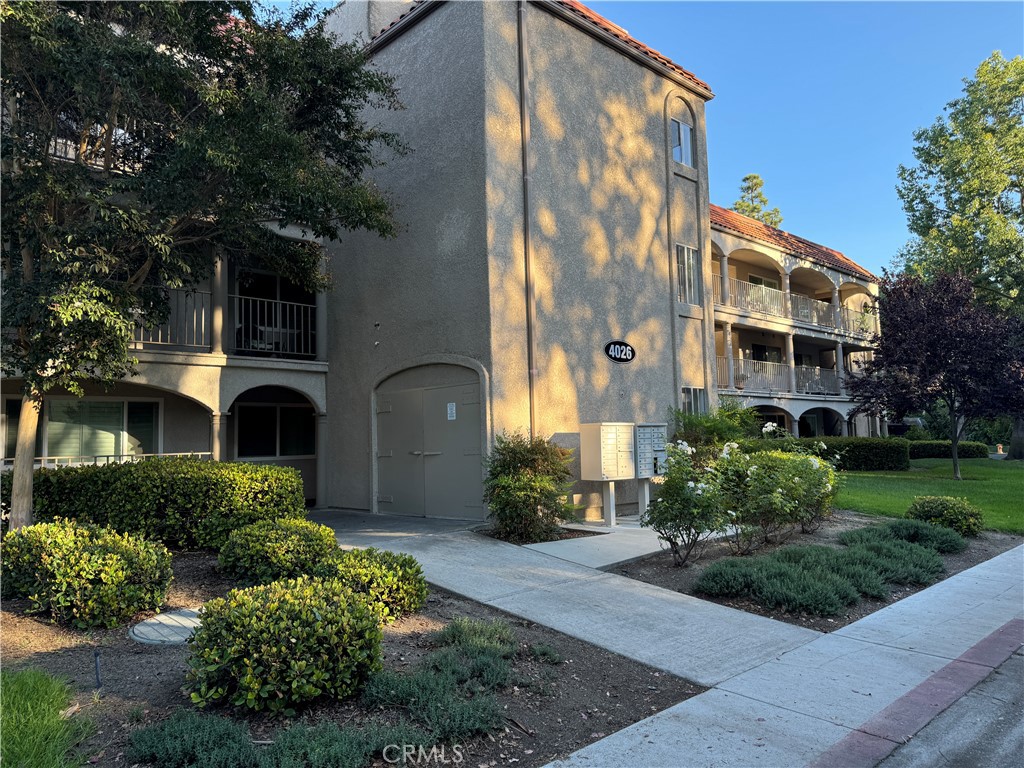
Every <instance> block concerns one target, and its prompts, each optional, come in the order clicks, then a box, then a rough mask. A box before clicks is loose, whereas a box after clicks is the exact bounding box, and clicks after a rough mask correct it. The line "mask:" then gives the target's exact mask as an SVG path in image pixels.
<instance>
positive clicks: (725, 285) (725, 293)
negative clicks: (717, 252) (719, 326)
mask: <svg viewBox="0 0 1024 768" xmlns="http://www.w3.org/2000/svg"><path fill="white" fill-rule="evenodd" d="M719 264H720V265H721V268H722V303H723V304H725V305H726V306H728V305H729V304H730V303H731V302H730V301H729V257H728V256H726V255H725V254H723V255H722V258H721V259H720V260H719Z"/></svg>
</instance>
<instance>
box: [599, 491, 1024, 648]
mask: <svg viewBox="0 0 1024 768" xmlns="http://www.w3.org/2000/svg"><path fill="white" fill-rule="evenodd" d="M882 522H884V519H883V518H878V517H873V516H871V515H862V514H859V513H857V512H850V511H844V510H839V511H837V512H836V513H835V514H834V515H833V516H832V517H830V518H829V519H828V520H826V521H825V522H824V523H823V524H822V526H821V528H819V529H818V530H817V531H816V532H815V533H809V534H808V533H796V534H794V535H793V536H791V537H790V538H789V539H787V540H786V541H784V542H779V543H775V544H771V545H768V546H766V547H763V548H762V549H760V550H758V552H757V554H756V555H755V556H760V555H763V554H768V553H769V552H772V551H773V550H775V549H778V548H779V547H781V546H788V545H794V544H801V545H804V544H820V545H823V546H831V547H840V546H842V545H841V544H840V543H839V541H838V538H839V534H841V533H842V532H843V531H848V530H852V529H855V528H863V527H864V526H867V525H879V524H881V523H882ZM967 542H968V544H967V549H965V550H964V551H963V552H961V553H960V554H957V555H941V557H942V560H943V562H944V563H945V566H946V574H945V577H944V578H946V577H949V576H952V575H953V574H956V573H960V572H961V571H965V570H967V569H968V568H971V567H973V566H975V565H978V564H979V563H983V562H985V561H986V560H989V559H991V558H993V557H995V556H996V555H998V554H1001V553H1003V552H1006V551H1007V550H1010V549H1013V548H1014V547H1016V546H1018V545H1020V544H1021V543H1022V542H1024V537H1021V536H1017V535H1014V534H1009V533H996V532H994V531H986V532H984V533H982V534H981V535H980V536H978V537H976V538H969V539H967ZM732 556H733V555H732V554H731V552H730V550H729V547H728V545H727V544H725V543H724V542H723V543H714V544H711V545H709V546H708V548H707V549H706V550H705V551H704V554H703V556H702V557H701V558H700V560H698V561H697V562H696V563H693V564H687V565H686V566H684V567H682V568H676V567H674V566H673V564H672V555H671V553H670V552H669V551H668V550H667V549H666V550H664V551H663V552H659V553H658V554H655V555H651V556H649V557H645V558H643V559H642V560H636V561H634V562H632V563H629V564H627V565H623V566H620V567H618V568H615V569H614V570H613V571H612V572H613V573H617V574H619V575H620V576H627V577H629V578H631V579H637V580H638V581H644V582H647V583H648V584H654V585H655V586H658V587H664V588H665V589H671V590H674V591H676V592H682V593H684V594H687V595H693V596H695V597H700V598H702V599H705V600H711V601H712V602H716V603H719V604H720V605H726V606H729V607H730V608H738V609H740V610H743V611H749V612H750V613H756V614H758V615H761V616H767V617H768V618H770V619H778V620H779V621H785V622H788V623H789V624H796V625H798V626H801V627H807V628H808V629H814V630H817V631H819V632H832V631H833V630H836V629H839V628H840V627H845V626H846V625H847V624H852V623H853V622H855V621H857V620H858V619H862V618H864V617H865V616H868V615H869V614H872V613H874V612H875V611H877V610H879V609H880V608H884V607H885V606H887V605H891V604H892V603H894V602H896V601H897V600H902V599H903V598H905V597H908V596H910V595H912V594H914V593H915V592H920V591H921V590H922V589H924V587H904V586H895V587H893V589H892V592H891V594H890V597H889V599H888V600H871V599H866V598H862V599H861V600H860V601H859V602H857V603H856V604H855V605H852V606H850V607H849V608H847V609H845V611H844V613H843V614H842V615H840V616H832V617H829V618H825V617H822V616H808V615H806V614H796V613H788V612H786V611H783V610H781V609H765V608H762V607H761V606H760V605H758V604H757V603H754V602H752V601H750V600H740V599H716V598H708V597H706V596H704V595H698V594H696V593H695V592H694V591H693V585H694V584H695V583H696V581H697V579H698V578H699V577H700V575H701V573H703V572H704V569H705V568H707V567H708V566H709V565H711V563H713V562H715V561H716V560H721V559H722V558H724V557H732Z"/></svg>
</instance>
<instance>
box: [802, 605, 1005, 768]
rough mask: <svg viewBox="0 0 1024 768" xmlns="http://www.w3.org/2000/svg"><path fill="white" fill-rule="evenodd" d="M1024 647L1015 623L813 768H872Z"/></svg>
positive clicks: (855, 733)
mask: <svg viewBox="0 0 1024 768" xmlns="http://www.w3.org/2000/svg"><path fill="white" fill-rule="evenodd" d="M1022 643H1024V619H1013V620H1012V621H1008V622H1007V623H1006V624H1004V625H1003V626H1001V627H1000V628H999V629H997V630H996V631H995V632H993V633H992V634H990V635H989V636H988V637H986V638H984V639H983V640H981V641H979V642H978V643H976V644H975V645H973V646H971V647H970V648H969V649H968V650H967V651H966V652H965V653H963V654H962V655H961V656H959V657H958V658H957V659H956V660H955V661H951V662H950V663H949V664H947V665H946V666H944V667H943V668H942V669H940V670H939V671H937V672H936V673H935V674H933V675H931V676H929V677H928V679H926V680H924V681H923V682H922V683H921V684H920V685H918V686H916V687H915V688H914V689H912V690H911V691H908V692H907V693H906V694H904V695H903V696H901V697H900V698H898V699H896V701H894V702H893V703H892V704H890V705H889V706H888V707H886V708H885V709H883V710H882V711H881V712H879V713H878V714H877V715H875V716H874V717H872V718H871V719H870V720H868V721H867V722H865V723H863V724H862V725H861V726H860V727H859V728H857V729H855V730H853V731H851V732H850V733H849V734H848V735H847V736H845V737H843V738H842V739H841V740H839V741H838V742H837V743H836V744H834V745H832V747H831V748H829V749H828V750H826V751H825V752H823V753H822V754H821V755H819V756H818V758H817V759H816V760H815V761H814V762H813V763H811V764H810V766H809V768H839V766H843V767H844V768H871V766H874V765H876V764H877V763H878V762H880V761H881V760H884V759H885V758H886V757H888V756H889V755H890V754H891V753H892V751H893V750H894V749H896V747H898V746H900V745H901V744H904V743H906V742H907V741H909V740H910V738H911V737H912V736H913V735H914V734H915V733H917V732H918V731H919V730H921V729H922V728H924V727H925V726H926V725H927V724H928V723H930V722H931V721H932V719H934V718H935V717H936V716H937V715H939V714H940V713H942V712H943V711H945V710H946V709H947V708H948V707H949V706H950V705H951V704H952V703H953V702H955V701H957V700H958V699H960V698H961V697H962V696H963V695H964V694H965V693H967V692H968V691H969V690H971V689H972V688H973V687H974V686H976V685H977V684H978V683H980V682H981V681H982V680H984V679H985V678H986V677H988V676H989V675H990V674H991V673H992V670H993V669H995V668H996V667H998V666H999V665H1000V664H1002V663H1003V662H1004V661H1006V660H1007V659H1008V658H1010V656H1011V655H1012V654H1013V653H1014V652H1015V651H1016V650H1017V649H1018V648H1020V647H1021V644H1022Z"/></svg>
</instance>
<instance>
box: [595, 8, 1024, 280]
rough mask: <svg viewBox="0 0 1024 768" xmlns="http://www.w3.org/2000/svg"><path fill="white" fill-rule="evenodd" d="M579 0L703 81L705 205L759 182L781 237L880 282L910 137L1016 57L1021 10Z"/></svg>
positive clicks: (1022, 28)
mask: <svg viewBox="0 0 1024 768" xmlns="http://www.w3.org/2000/svg"><path fill="white" fill-rule="evenodd" d="M584 2H586V0H584ZM586 4H587V5H588V6H590V7H591V8H593V9H594V10H595V11H597V12H598V13H600V14H601V15H603V16H605V17H607V18H608V19H610V20H611V21H613V22H615V23H616V24H618V25H619V26H621V27H624V28H625V29H627V30H628V31H629V33H630V34H631V35H632V36H633V37H635V38H637V39H638V40H640V41H642V42H643V43H645V44H647V45H649V46H651V47H652V48H654V49H656V50H658V51H660V52H661V53H663V54H665V55H666V56H668V57H669V58H671V59H672V60H673V61H675V62H676V63H678V64H679V65H680V66H682V67H685V68H686V69H689V70H690V71H691V72H693V73H694V74H696V75H697V76H698V77H700V78H701V79H703V80H705V81H706V82H707V83H709V84H710V85H711V88H712V90H713V91H714V92H715V98H714V100H712V101H711V102H710V103H709V104H708V107H707V130H708V158H709V165H710V194H711V202H713V203H717V204H718V205H722V206H726V207H729V206H731V205H732V204H733V202H735V200H736V199H737V197H738V196H739V184H740V179H742V178H743V176H745V175H746V174H748V173H758V174H760V175H761V176H762V178H764V180H765V188H764V191H765V194H766V195H767V197H768V201H769V203H770V205H772V206H777V207H778V208H779V209H780V210H781V212H782V215H783V217H784V221H783V223H782V228H783V229H785V230H788V231H790V232H793V233H794V234H797V235H800V236H801V237H805V238H807V239H809V240H813V241H815V242H818V243H821V244H823V245H827V246H829V247H831V248H835V249H836V250H839V251H842V252H843V253H845V254H846V255H847V256H849V257H850V258H851V259H853V260H854V261H856V262H858V263H859V264H861V265H863V266H865V267H867V268H868V269H870V270H871V271H873V272H875V273H876V274H880V273H881V270H882V267H885V266H888V265H889V264H890V262H891V260H892V257H893V256H895V255H896V252H897V251H898V250H899V248H900V247H901V246H902V245H903V244H904V243H905V242H906V241H907V239H908V238H909V234H908V232H907V230H906V217H905V214H904V213H903V209H902V207H901V206H900V201H899V198H898V197H897V195H896V192H895V187H896V181H897V179H896V169H897V166H898V165H899V164H900V163H903V164H904V165H912V164H913V162H914V158H913V154H912V150H913V144H914V141H913V133H914V131H915V130H916V129H918V128H923V127H925V126H927V125H930V124H931V123H932V122H934V120H935V119H936V118H937V117H938V116H939V115H940V114H942V111H943V108H944V107H945V105H946V104H947V103H948V102H950V101H952V100H953V99H955V98H957V97H958V96H959V95H960V93H961V89H962V88H963V82H962V81H963V79H964V78H966V77H973V75H974V72H975V70H976V69H977V67H978V64H980V63H981V61H982V60H984V59H985V58H987V57H988V56H989V55H990V54H991V53H992V52H993V51H995V50H1000V51H1002V52H1003V55H1004V56H1005V57H1006V58H1011V57H1012V56H1018V55H1022V54H1024V3H1020V2H1005V3H1004V2H999V3H985V2H964V3H960V2H901V3H890V2H857V3H853V2H850V3H840V2H788V3H778V2H743V3H734V2H704V3H689V2H639V1H628V2H596V1H592V2H586Z"/></svg>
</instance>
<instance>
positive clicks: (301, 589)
mask: <svg viewBox="0 0 1024 768" xmlns="http://www.w3.org/2000/svg"><path fill="white" fill-rule="evenodd" d="M382 637H383V636H382V633H381V629H380V625H379V624H378V622H377V616H376V615H375V614H374V612H373V611H372V610H371V609H370V607H369V606H368V605H367V604H366V601H365V600H364V599H363V597H362V596H360V595H356V594H353V592H352V590H350V589H349V588H348V587H347V586H345V585H344V584H342V583H341V582H340V581H336V580H326V579H323V580H322V579H311V578H309V577H307V576H303V577H300V578H298V579H289V580H286V581H275V582H274V583H272V584H265V585H263V586H259V587H250V588H249V589H236V590H233V591H231V592H229V593H228V595H227V597H223V598H217V599H215V600H211V601H210V602H208V603H206V605H204V606H203V610H202V614H201V618H200V625H199V629H198V630H196V633H195V634H194V635H193V636H192V638H191V639H190V640H189V646H190V648H191V651H192V653H191V656H190V657H189V660H188V666H189V671H188V675H187V678H186V689H187V690H188V691H189V692H190V694H191V698H192V702H193V703H194V704H196V705H197V706H200V707H204V706H207V705H210V704H221V703H227V704H231V705H232V706H235V707H244V708H246V709H250V710H255V711H262V710H269V711H270V712H279V713H281V714H285V715H289V716H290V715H293V714H295V708H296V707H298V706H301V705H304V704H308V703H309V702H312V701H314V700H316V699H320V698H331V699H343V698H345V697H346V696H351V695H352V694H354V693H356V692H358V691H359V689H360V688H362V686H363V684H364V682H365V681H366V679H367V677H369V675H370V674H371V673H373V672H376V671H379V670H380V669H381V641H382Z"/></svg>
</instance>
